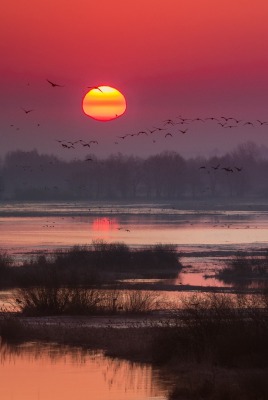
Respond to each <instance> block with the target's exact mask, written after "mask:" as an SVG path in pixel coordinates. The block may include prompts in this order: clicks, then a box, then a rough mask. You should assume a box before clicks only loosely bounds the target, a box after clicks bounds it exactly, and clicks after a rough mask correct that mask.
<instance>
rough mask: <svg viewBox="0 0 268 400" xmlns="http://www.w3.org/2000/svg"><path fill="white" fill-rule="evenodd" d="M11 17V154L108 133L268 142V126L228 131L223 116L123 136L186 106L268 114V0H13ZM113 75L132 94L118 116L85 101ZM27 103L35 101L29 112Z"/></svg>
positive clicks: (6, 114)
mask: <svg viewBox="0 0 268 400" xmlns="http://www.w3.org/2000/svg"><path fill="white" fill-rule="evenodd" d="M0 19H1V21H0V33H1V47H0V50H1V65H0V72H1V81H0V87H1V100H0V102H1V103H0V104H1V120H0V138H1V154H4V153H6V152H7V151H9V150H15V149H17V148H21V149H25V150H30V149H33V148H36V149H37V150H39V151H40V152H53V153H55V154H59V155H60V156H62V157H65V156H66V154H67V153H66V152H64V150H63V149H60V148H59V147H57V143H56V142H55V139H58V138H63V139H66V140H75V139H77V138H81V139H83V140H88V139H98V140H99V143H100V145H99V146H98V147H95V148H94V152H95V153H96V155H100V156H103V155H107V154H110V153H115V152H118V151H120V152H122V153H125V154H131V153H133V154H136V155H145V154H153V153H156V152H159V151H164V150H176V151H179V152H181V153H182V154H183V155H187V156H189V155H196V154H210V153H211V152H213V151H214V150H215V149H216V148H217V149H218V151H220V152H221V151H226V150H228V149H231V148H233V147H234V146H235V145H236V144H238V143H242V142H245V141H248V140H253V141H256V142H257V143H262V144H264V145H268V141H267V138H266V137H267V132H268V125H267V128H266V127H265V126H264V127H261V128H258V129H254V128H252V129H250V128H249V127H245V128H242V127H241V128H237V129H236V130H232V132H229V131H227V130H225V131H224V132H223V131H222V130H220V129H219V127H216V126H214V125H212V124H205V126H202V127H201V126H197V125H196V126H193V127H191V129H190V130H189V132H188V135H185V136H183V137H181V136H180V137H176V138H173V140H169V141H168V140H163V138H162V137H161V138H159V140H157V141H156V143H154V144H152V140H151V138H150V140H149V139H148V138H146V137H144V138H140V137H139V138H136V139H137V140H135V141H132V142H131V143H130V141H124V143H121V142H120V143H119V145H114V142H115V141H117V136H118V135H123V134H125V133H132V132H135V131H137V130H141V129H146V128H148V129H150V128H151V127H152V126H153V125H159V124H160V123H162V121H163V119H166V118H174V117H175V116H177V115H183V116H186V117H199V116H200V117H206V116H221V115H227V116H228V115H230V116H234V117H237V118H242V119H245V120H254V119H261V120H268V110H267V104H268V90H267V89H268V74H267V70H268V53H267V43H268V3H267V1H266V0H255V1H248V0H236V1H235V2H234V1H231V0H224V1H223V0H218V1H216V2H215V0H214V1H212V0H203V1H202V2H201V1H200V0H180V1H178V0H128V1H126V0H117V1H116V0H98V1H96V2H93V1H88V0H76V1H72V0H55V1H50V0H49V1H46V2H41V1H36V0H25V1H23V2H22V1H20V0H13V1H7V0H3V1H2V3H1V6H0ZM46 79H50V80H52V81H55V82H57V83H59V84H61V85H64V88H51V87H50V85H49V84H48V83H47V82H46ZM28 84H29V85H28ZM102 84H103V85H105V84H107V85H111V86H113V87H116V88H117V89H119V90H120V91H121V92H122V93H123V94H124V95H125V97H126V99H127V104H128V108H127V112H126V114H125V115H124V116H123V117H121V118H119V119H118V120H115V121H111V122H109V123H101V122H96V121H94V120H92V119H90V118H88V117H86V116H85V115H84V114H83V112H82V108H81V103H82V98H83V96H84V95H85V93H86V92H87V89H86V88H87V86H94V85H102ZM21 107H24V108H26V109H27V108H33V109H34V110H35V111H34V112H32V113H31V114H28V115H25V114H24V112H23V111H22V110H21ZM11 124H12V125H14V127H10V125H11ZM37 124H40V126H37ZM17 127H18V128H19V130H16V128H17ZM12 128H13V129H12ZM234 131H235V132H234ZM80 156H81V157H83V156H84V153H81V151H80V150H78V151H76V150H75V151H74V152H73V153H70V152H69V153H68V157H69V158H70V157H71V158H72V157H80Z"/></svg>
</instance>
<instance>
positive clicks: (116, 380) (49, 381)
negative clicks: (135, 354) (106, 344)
mask: <svg viewBox="0 0 268 400" xmlns="http://www.w3.org/2000/svg"><path fill="white" fill-rule="evenodd" d="M0 361H1V362H0V399H3V400H48V399H49V400H74V399H76V400H80V399H81V400H85V399H94V400H113V399H116V400H120V399H124V400H147V399H148V400H149V399H159V400H164V399H166V398H167V393H168V391H167V387H166V384H165V383H164V382H163V380H162V379H161V376H160V373H159V371H158V370H154V369H153V368H152V367H151V366H149V365H142V364H138V363H131V362H128V361H125V360H118V359H111V358H108V357H105V356H104V355H103V354H102V353H92V352H88V351H85V350H84V351H82V350H80V349H77V348H70V347H63V346H57V345H47V344H40V343H39V344H37V343H29V344H24V345H21V346H12V347H11V346H7V345H5V344H2V345H1V346H0Z"/></svg>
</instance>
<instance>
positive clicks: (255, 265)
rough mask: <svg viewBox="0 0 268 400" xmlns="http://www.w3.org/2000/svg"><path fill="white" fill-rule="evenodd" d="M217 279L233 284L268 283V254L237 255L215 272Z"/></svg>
mask: <svg viewBox="0 0 268 400" xmlns="http://www.w3.org/2000/svg"><path fill="white" fill-rule="evenodd" d="M217 279H219V280H222V281H223V282H225V283H229V284H234V285H251V284H252V283H253V282H256V283H257V284H261V283H262V284H263V285H264V286H265V283H266V284H268V255H265V256H251V255H237V256H236V257H233V258H232V259H231V260H230V261H228V262H227V265H226V266H225V267H224V268H222V269H221V270H220V271H219V272H218V273H217Z"/></svg>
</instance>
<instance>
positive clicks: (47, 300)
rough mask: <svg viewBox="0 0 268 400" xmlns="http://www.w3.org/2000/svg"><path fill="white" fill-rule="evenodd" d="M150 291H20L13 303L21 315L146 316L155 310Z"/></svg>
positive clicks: (154, 295) (155, 296)
mask: <svg viewBox="0 0 268 400" xmlns="http://www.w3.org/2000/svg"><path fill="white" fill-rule="evenodd" d="M157 300H158V295H157V294H156V293H155V292H153V291H139V290H133V291H128V292H123V291H115V290H114V291H111V290H109V291H105V290H102V291H100V290H97V289H85V288H61V287H58V288H51V287H46V286H43V287H34V288H21V289H18V290H17V292H16V298H15V302H16V303H17V306H18V307H19V308H20V310H21V311H22V313H23V314H24V315H31V316H37V315H38V316H42V315H103V314H106V315H107V314H108V315H109V314H115V313H117V312H120V313H125V314H127V313H131V314H140V313H148V312H150V311H152V310H154V309H155V308H156V304H157V303H158V301H157Z"/></svg>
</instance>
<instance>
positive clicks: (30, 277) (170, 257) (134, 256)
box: [0, 241, 181, 287]
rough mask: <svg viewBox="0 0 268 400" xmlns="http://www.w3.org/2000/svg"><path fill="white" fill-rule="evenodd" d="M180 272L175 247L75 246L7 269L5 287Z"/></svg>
mask: <svg viewBox="0 0 268 400" xmlns="http://www.w3.org/2000/svg"><path fill="white" fill-rule="evenodd" d="M0 261H1V259H0ZM180 269H181V264H180V263H179V259H178V254H177V252H176V251H175V247H174V246H171V245H156V246H152V247H149V248H145V249H130V248H129V247H128V246H126V245H125V244H122V243H113V244H108V243H105V242H102V241H98V242H93V245H92V246H75V247H73V248H71V249H69V250H59V251H56V252H55V253H53V254H43V255H38V256H37V257H36V258H33V259H32V260H31V261H29V262H25V263H24V265H22V266H20V267H8V266H6V267H5V285H6V286H10V287H12V286H13V287H27V286H28V287H32V286H47V287H60V286H72V287H77V286H94V285H100V284H101V283H104V282H115V281H116V280H118V279H124V278H161V277H176V276H177V274H178V271H179V270H180ZM0 276H1V271H0Z"/></svg>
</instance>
